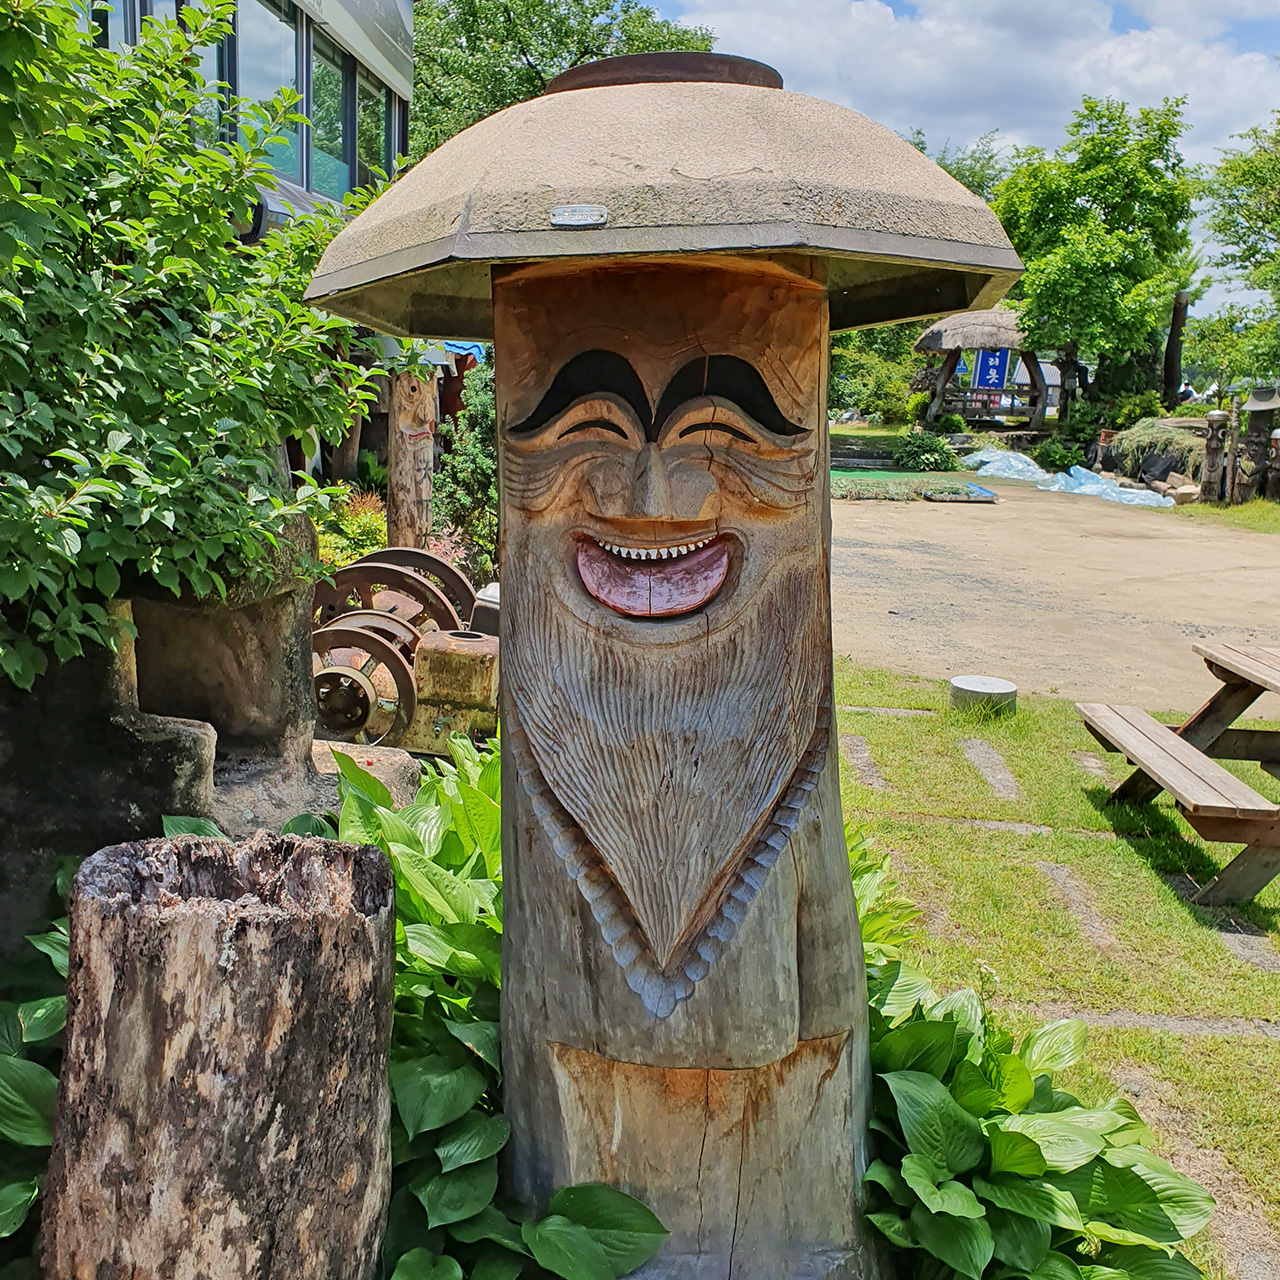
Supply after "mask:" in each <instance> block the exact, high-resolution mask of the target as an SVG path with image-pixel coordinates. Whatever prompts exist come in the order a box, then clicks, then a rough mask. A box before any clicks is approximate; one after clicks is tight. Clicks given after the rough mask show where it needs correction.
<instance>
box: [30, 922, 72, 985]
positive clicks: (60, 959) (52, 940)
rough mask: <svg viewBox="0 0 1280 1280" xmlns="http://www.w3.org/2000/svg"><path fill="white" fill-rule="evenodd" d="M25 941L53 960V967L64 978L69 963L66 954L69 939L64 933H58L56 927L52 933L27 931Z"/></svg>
mask: <svg viewBox="0 0 1280 1280" xmlns="http://www.w3.org/2000/svg"><path fill="white" fill-rule="evenodd" d="M27 941H28V942H29V943H31V945H32V946H33V947H35V949H36V950H37V951H43V952H44V953H45V955H47V956H48V957H49V959H50V960H51V961H52V962H53V967H54V968H55V969H56V970H57V971H58V972H59V973H60V974H61V975H62V976H63V977H64V978H65V977H66V976H67V969H68V968H69V967H70V963H71V961H70V956H69V954H68V951H69V948H70V946H71V939H70V938H68V937H67V935H66V934H65V933H59V932H58V931H57V930H56V929H55V930H54V931H53V932H52V933H29V934H27Z"/></svg>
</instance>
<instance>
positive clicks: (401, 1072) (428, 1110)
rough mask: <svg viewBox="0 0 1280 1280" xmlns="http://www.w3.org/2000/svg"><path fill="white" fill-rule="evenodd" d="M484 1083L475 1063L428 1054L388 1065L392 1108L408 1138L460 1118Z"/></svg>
mask: <svg viewBox="0 0 1280 1280" xmlns="http://www.w3.org/2000/svg"><path fill="white" fill-rule="evenodd" d="M487 1087H488V1085H487V1083H486V1081H485V1078H484V1076H483V1075H482V1074H481V1073H480V1072H479V1071H477V1070H476V1068H475V1067H472V1066H468V1065H463V1066H455V1065H454V1064H453V1063H452V1062H450V1061H449V1059H448V1058H444V1057H441V1056H440V1055H438V1054H429V1055H428V1056H426V1057H423V1058H410V1059H409V1060H408V1061H405V1062H395V1063H393V1064H392V1066H391V1088H392V1091H393V1092H394V1094H395V1099H396V1110H397V1111H399V1113H400V1119H401V1121H402V1123H403V1124H404V1127H405V1130H406V1132H407V1133H408V1135H409V1137H410V1138H416V1137H417V1136H418V1134H420V1133H427V1132H429V1131H431V1130H434V1129H441V1128H443V1127H444V1126H445V1125H447V1124H452V1123H453V1122H454V1121H455V1120H458V1119H461V1117H462V1116H464V1115H466V1113H467V1112H468V1111H470V1110H471V1108H472V1107H473V1106H474V1105H475V1104H476V1103H477V1102H478V1101H479V1100H480V1098H481V1096H482V1095H483V1094H484V1091H485V1089H486V1088H487Z"/></svg>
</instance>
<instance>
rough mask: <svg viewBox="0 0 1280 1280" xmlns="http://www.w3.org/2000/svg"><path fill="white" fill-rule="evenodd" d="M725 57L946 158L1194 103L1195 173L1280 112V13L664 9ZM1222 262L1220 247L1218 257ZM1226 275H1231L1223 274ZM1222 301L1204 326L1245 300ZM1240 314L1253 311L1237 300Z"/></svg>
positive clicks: (826, 1) (1036, 7)
mask: <svg viewBox="0 0 1280 1280" xmlns="http://www.w3.org/2000/svg"><path fill="white" fill-rule="evenodd" d="M657 7H658V8H659V10H660V11H661V12H662V14H663V16H664V17H669V18H679V19H681V20H682V21H685V22H690V23H697V24H699V25H702V26H709V27H711V28H712V29H713V30H714V31H715V33H716V35H717V41H716V48H717V50H718V51H719V52H721V53H736V54H742V55H744V56H746V57H751V58H759V59H760V60H761V61H763V62H767V63H769V64H770V65H771V66H773V67H776V68H777V69H778V70H779V71H780V72H781V73H782V76H783V79H784V81H785V83H786V87H787V88H788V89H795V90H797V91H799V92H801V93H810V94H814V95H815V96H817V97H821V98H829V99H831V100H832V101H833V102H839V103H843V104H844V105H846V106H850V107H854V108H855V109H857V110H858V111H862V112H864V113H865V114H867V115H869V116H871V117H872V118H873V119H876V120H879V121H880V122H881V123H882V124H886V125H888V126H889V127H890V128H891V129H896V130H897V131H898V132H900V133H905V134H910V133H911V131H912V130H913V129H917V128H918V129H923V130H924V133H925V136H926V138H927V139H928V143H929V147H930V149H931V150H936V149H937V148H938V147H940V146H941V145H942V144H943V143H945V142H947V141H950V142H951V144H952V145H953V146H956V145H960V146H963V145H967V144H968V143H970V142H972V141H973V140H974V139H975V138H977V137H979V136H980V135H981V134H984V133H986V132H987V131H988V130H990V129H998V130H999V131H1000V133H999V137H1000V139H1002V140H1003V141H1005V142H1007V143H1009V144H1034V145H1037V146H1044V147H1050V148H1052V147H1055V146H1057V145H1058V144H1059V143H1061V142H1062V141H1063V140H1064V136H1065V135H1064V133H1063V126H1064V124H1065V123H1066V121H1067V120H1068V119H1069V118H1070V116H1071V112H1072V110H1073V109H1074V108H1075V107H1076V106H1077V105H1078V104H1079V102H1080V99H1081V97H1082V96H1083V95H1085V94H1089V95H1091V96H1093V97H1105V96H1107V95H1111V96H1114V97H1119V98H1123V99H1124V100H1125V101H1127V102H1128V103H1129V104H1130V105H1131V106H1135V107H1136V106H1154V105H1158V104H1159V102H1160V101H1161V99H1162V98H1165V97H1177V96H1181V95H1185V96H1186V98H1187V103H1186V107H1185V111H1186V117H1187V121H1188V123H1189V124H1190V126H1191V128H1190V129H1189V131H1188V133H1187V135H1186V136H1185V138H1184V140H1183V150H1184V153H1185V154H1186V156H1187V158H1188V159H1189V160H1191V161H1193V162H1196V163H1205V164H1210V163H1212V162H1213V161H1214V160H1216V159H1217V158H1218V155H1219V152H1220V149H1221V148H1223V147H1227V146H1231V145H1232V142H1231V138H1230V135H1231V134H1233V133H1239V132H1240V131H1241V130H1243V129H1246V128H1248V127H1249V126H1250V125H1253V124H1260V123H1263V122H1264V121H1266V120H1267V119H1268V118H1269V116H1270V114H1271V112H1273V111H1275V110H1280V61H1277V58H1280V0H1128V3H1126V4H1113V3H1110V2H1109V0H915V3H909V2H908V0H889V2H888V3H886V2H885V0H781V3H779V0H659V3H658V5H657ZM1208 249H1209V251H1210V252H1211V251H1212V246H1211V245H1210V246H1208ZM1215 274H1217V275H1222V274H1223V273H1221V272H1218V273H1215ZM1232 292H1233V291H1232V288H1231V286H1230V284H1229V283H1227V282H1225V281H1223V282H1220V283H1218V284H1216V285H1215V287H1214V288H1213V290H1212V291H1211V292H1210V294H1209V295H1208V296H1207V297H1206V298H1205V299H1204V300H1203V301H1202V302H1201V303H1200V305H1199V306H1198V307H1197V308H1196V309H1197V310H1201V311H1203V310H1207V309H1209V308H1210V307H1213V306H1216V305H1218V304H1219V303H1220V302H1221V301H1223V300H1224V299H1225V298H1226V297H1228V296H1231V295H1232ZM1236 296H1238V297H1239V298H1240V299H1241V300H1246V299H1247V297H1248V295H1245V294H1238V295H1236Z"/></svg>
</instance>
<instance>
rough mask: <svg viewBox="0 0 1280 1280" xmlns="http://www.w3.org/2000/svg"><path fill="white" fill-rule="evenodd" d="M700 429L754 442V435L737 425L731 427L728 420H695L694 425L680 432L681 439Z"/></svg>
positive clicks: (710, 433)
mask: <svg viewBox="0 0 1280 1280" xmlns="http://www.w3.org/2000/svg"><path fill="white" fill-rule="evenodd" d="M700 431H705V432H706V433H707V434H708V435H712V434H715V433H717V432H718V433H720V434H721V435H726V436H730V437H732V438H733V439H734V440H745V441H746V442H747V443H748V444H754V443H755V439H754V437H753V436H749V435H747V433H746V432H745V431H739V430H738V428H737V427H731V426H730V425H729V424H728V423H727V422H695V423H694V424H693V425H692V426H689V427H685V428H684V429H683V430H682V431H681V432H680V439H681V440H683V439H684V438H685V436H692V435H696V434H697V433H698V432H700Z"/></svg>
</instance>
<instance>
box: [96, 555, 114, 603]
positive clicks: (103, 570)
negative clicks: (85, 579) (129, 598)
mask: <svg viewBox="0 0 1280 1280" xmlns="http://www.w3.org/2000/svg"><path fill="white" fill-rule="evenodd" d="M93 585H94V586H95V587H97V588H98V590H99V591H100V592H102V594H103V595H104V596H106V597H107V599H110V598H111V597H112V596H114V595H115V593H116V592H117V591H119V590H120V570H119V569H117V568H116V567H115V565H113V564H112V563H111V561H110V560H104V561H103V562H102V563H101V564H100V565H98V567H97V568H96V569H95V570H94V571H93Z"/></svg>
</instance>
